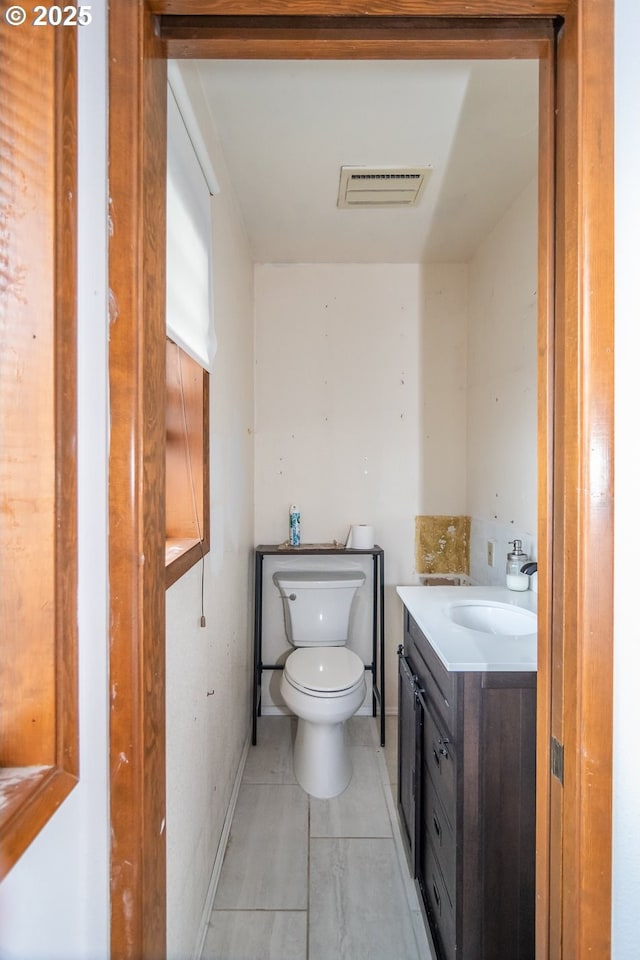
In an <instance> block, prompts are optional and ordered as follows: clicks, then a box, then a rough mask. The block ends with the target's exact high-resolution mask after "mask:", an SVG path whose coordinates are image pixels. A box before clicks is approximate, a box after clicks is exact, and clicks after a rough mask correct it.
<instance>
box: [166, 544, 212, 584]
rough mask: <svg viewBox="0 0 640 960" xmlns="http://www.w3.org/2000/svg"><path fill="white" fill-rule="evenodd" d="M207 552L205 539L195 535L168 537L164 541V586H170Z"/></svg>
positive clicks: (207, 545) (207, 547) (207, 546)
mask: <svg viewBox="0 0 640 960" xmlns="http://www.w3.org/2000/svg"><path fill="white" fill-rule="evenodd" d="M207 553H209V544H208V543H207V541H206V540H198V539H197V537H195V538H194V537H169V538H167V540H166V541H165V588H168V587H170V586H172V584H174V583H175V582H176V580H179V579H180V577H182V576H184V574H185V573H186V572H187V570H190V569H191V567H194V566H195V565H196V563H198V561H199V560H202V559H203V558H204V556H205V554H207Z"/></svg>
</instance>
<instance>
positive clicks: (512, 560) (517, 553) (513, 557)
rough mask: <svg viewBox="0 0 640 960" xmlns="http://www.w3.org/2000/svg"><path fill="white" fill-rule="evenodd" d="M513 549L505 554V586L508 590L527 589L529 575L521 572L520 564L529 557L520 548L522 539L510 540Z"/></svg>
mask: <svg viewBox="0 0 640 960" xmlns="http://www.w3.org/2000/svg"><path fill="white" fill-rule="evenodd" d="M509 543H512V544H513V551H512V552H511V553H508V554H507V586H508V587H509V590H528V589H529V577H528V576H527V575H526V573H523V572H522V565H523V564H524V563H526V562H527V560H528V559H529V557H528V555H527V554H526V553H525V552H524V550H523V549H522V540H510V541H509Z"/></svg>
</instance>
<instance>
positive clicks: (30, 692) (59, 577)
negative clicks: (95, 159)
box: [0, 28, 78, 877]
mask: <svg viewBox="0 0 640 960" xmlns="http://www.w3.org/2000/svg"><path fill="white" fill-rule="evenodd" d="M0 36H1V39H0V64H1V69H2V89H3V93H4V102H3V136H2V160H3V171H4V173H5V174H6V175H5V176H4V177H3V191H2V192H3V197H2V206H3V224H4V230H3V237H2V241H3V242H2V246H3V250H2V254H3V255H2V260H3V275H4V280H5V281H6V283H5V285H4V290H3V311H2V331H3V337H2V342H3V346H2V379H5V377H6V379H5V385H6V384H7V383H9V382H10V383H13V384H15V386H16V389H15V390H13V391H12V390H9V389H6V390H5V389H3V400H2V420H3V440H4V444H5V446H4V451H3V452H4V453H6V459H5V460H4V461H3V467H2V488H3V506H2V554H3V559H5V560H7V561H9V562H10V567H9V563H7V564H6V565H5V564H4V563H3V565H2V566H3V569H2V572H1V573H0V578H1V579H2V580H3V594H2V632H3V639H2V666H1V670H2V678H1V679H2V683H1V686H2V731H1V732H2V737H1V740H2V743H1V750H0V763H1V764H2V766H3V767H5V768H7V767H8V768H10V769H8V770H6V769H5V770H4V771H3V773H2V776H0V785H1V786H2V794H3V800H4V803H3V806H2V812H1V814H0V830H1V834H2V844H1V848H0V877H1V876H4V875H5V874H6V873H7V872H8V871H9V870H10V869H11V867H12V866H13V865H14V864H15V862H16V861H17V860H18V858H19V857H20V856H21V855H22V853H23V852H24V851H25V850H26V848H27V847H28V846H29V844H30V843H31V842H32V841H33V840H34V839H35V837H36V836H37V835H38V833H39V832H40V830H41V829H42V828H43V827H44V825H45V824H46V823H47V821H48V820H49V819H50V818H51V816H52V815H53V813H54V812H55V811H56V810H57V808H58V807H59V806H60V804H61V803H62V801H63V800H64V799H65V797H66V796H67V795H68V794H69V793H70V792H71V790H72V789H73V788H74V786H75V785H76V783H77V781H78V690H77V687H78V658H77V643H78V629H77V577H78V571H77V557H78V537H77V454H76V447H77V416H76V413H77V395H76V383H77V347H76V286H77V275H76V274H77V271H76V246H77V197H76V194H77V103H76V101H77V55H76V31H75V30H74V29H69V30H55V29H53V28H43V29H42V30H28V31H16V32H15V33H13V32H12V34H11V41H12V42H11V44H9V43H8V42H7V39H8V35H7V32H6V31H2V32H0ZM3 386H4V385H3ZM25 418H27V419H28V423H27V419H25ZM9 558H10V559H9ZM33 767H35V768H36V769H35V770H34V769H31V768H33Z"/></svg>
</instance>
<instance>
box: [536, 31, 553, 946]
mask: <svg viewBox="0 0 640 960" xmlns="http://www.w3.org/2000/svg"><path fill="white" fill-rule="evenodd" d="M555 60H556V57H555V43H554V45H553V47H552V48H551V49H550V50H549V55H548V56H547V57H546V58H544V59H543V60H541V61H540V83H539V109H538V117H539V134H538V682H537V708H536V714H537V732H536V770H537V774H536V785H537V789H536V795H537V796H536V890H537V897H536V960H547V957H548V929H547V928H548V913H549V908H550V904H549V893H548V891H549V882H550V873H549V800H548V796H549V779H550V760H549V736H550V734H549V729H550V720H549V718H550V711H551V682H550V672H551V606H550V600H549V598H550V597H551V579H552V573H553V566H552V543H553V538H552V536H551V533H552V531H551V527H550V518H551V517H552V516H553V502H552V497H553V408H554V375H553V370H554V355H555V344H554V339H555V330H554V316H555V304H554V275H555V217H554V206H555V106H556V93H555V70H556V62H555Z"/></svg>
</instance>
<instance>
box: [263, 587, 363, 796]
mask: <svg viewBox="0 0 640 960" xmlns="http://www.w3.org/2000/svg"><path fill="white" fill-rule="evenodd" d="M273 579H274V582H275V584H276V586H277V587H278V589H279V591H280V595H281V597H282V600H283V607H284V619H285V630H286V634H287V639H288V640H289V642H290V643H291V645H292V646H293V647H295V648H296V649H294V650H293V651H292V652H291V653H290V654H289V656H288V657H287V659H286V661H285V664H284V669H283V671H282V680H281V683H280V692H281V695H282V699H283V700H284V703H285V705H286V706H287V707H288V708H289V710H290V711H291V712H292V713H294V714H295V715H296V716H297V717H298V729H297V731H296V739H295V743H294V749H293V769H294V773H295V776H296V779H297V781H298V783H299V784H300V786H301V787H302V789H303V790H305V791H306V792H307V793H308V794H310V796H312V797H318V798H319V799H328V798H330V797H335V796H337V795H338V794H339V793H342V791H343V790H345V789H346V787H347V786H348V784H349V781H350V780H351V774H352V769H353V768H352V764H351V758H350V755H349V750H348V744H347V742H346V736H345V721H346V720H348V719H349V717H352V716H353V714H354V713H355V712H356V711H357V710H358V709H359V707H360V706H361V705H362V702H363V700H364V698H365V692H366V686H365V669H364V664H363V662H362V660H361V659H360V657H359V656H358V655H357V654H356V653H354V652H353V651H352V650H349V649H347V647H346V642H347V639H348V632H349V619H350V613H351V605H352V601H353V597H354V596H355V593H356V591H357V590H358V588H359V587H360V586H361V585H362V583H363V582H364V579H365V578H364V574H363V573H362V571H360V570H357V571H349V572H345V571H337V572H331V573H327V572H326V571H322V572H319V571H303V572H300V571H295V572H294V571H289V572H287V571H279V572H277V573H275V574H274V576H273Z"/></svg>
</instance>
